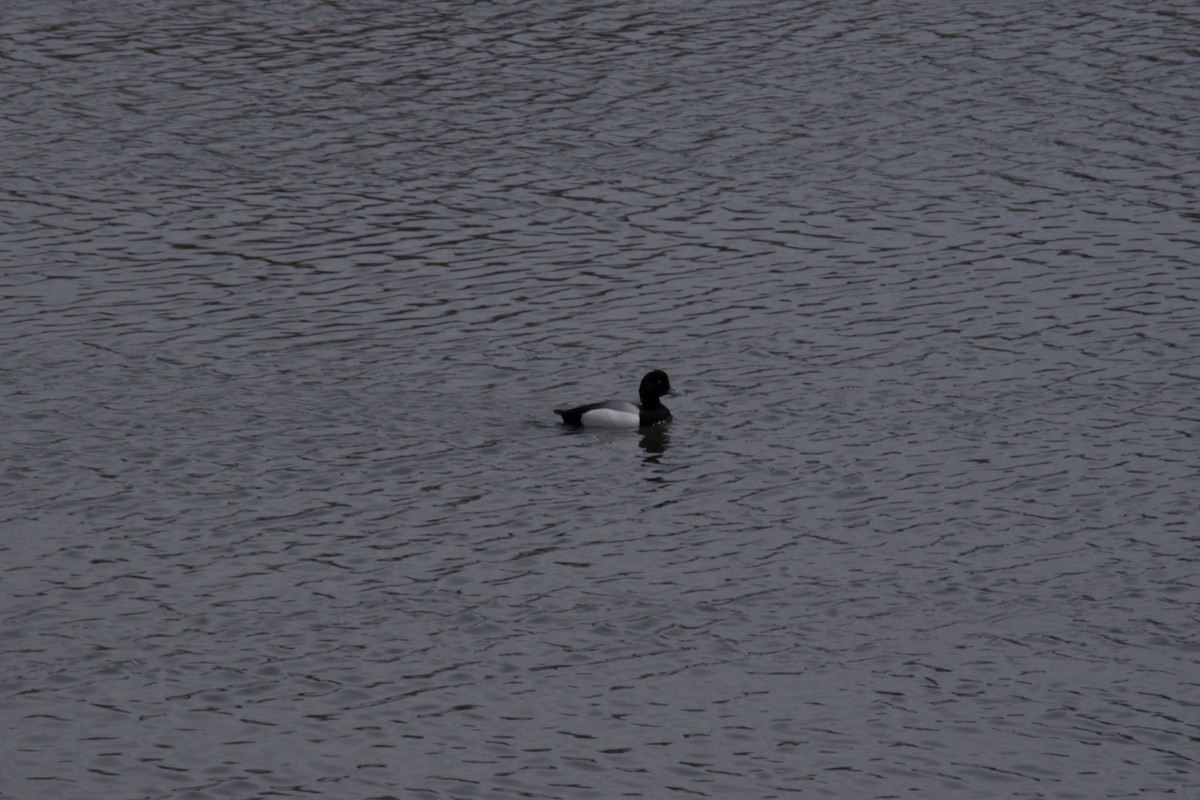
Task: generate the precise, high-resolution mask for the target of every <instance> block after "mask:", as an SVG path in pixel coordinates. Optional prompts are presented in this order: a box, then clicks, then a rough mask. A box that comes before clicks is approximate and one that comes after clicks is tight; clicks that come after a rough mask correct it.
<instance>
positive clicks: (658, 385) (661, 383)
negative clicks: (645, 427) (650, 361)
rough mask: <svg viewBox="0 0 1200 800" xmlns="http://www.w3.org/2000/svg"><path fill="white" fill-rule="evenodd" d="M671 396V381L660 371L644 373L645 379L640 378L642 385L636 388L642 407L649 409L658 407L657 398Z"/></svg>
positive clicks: (672, 392)
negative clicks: (649, 407)
mask: <svg viewBox="0 0 1200 800" xmlns="http://www.w3.org/2000/svg"><path fill="white" fill-rule="evenodd" d="M673 394H675V392H674V391H673V390H672V389H671V381H670V379H669V378H667V373H665V372H663V371H662V370H661V369H656V370H654V371H653V372H648V373H646V377H644V378H642V385H641V386H640V387H639V388H638V396H639V397H640V398H641V400H642V405H648V406H651V407H653V406H656V405H658V398H660V397H662V396H664V395H673Z"/></svg>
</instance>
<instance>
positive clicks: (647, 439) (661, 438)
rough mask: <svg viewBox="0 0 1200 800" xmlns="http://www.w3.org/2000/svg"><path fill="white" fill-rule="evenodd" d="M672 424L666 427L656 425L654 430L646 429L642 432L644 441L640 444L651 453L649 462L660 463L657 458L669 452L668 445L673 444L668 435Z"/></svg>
mask: <svg viewBox="0 0 1200 800" xmlns="http://www.w3.org/2000/svg"><path fill="white" fill-rule="evenodd" d="M669 426H670V423H667V424H665V425H655V426H654V427H653V428H644V429H643V431H642V440H641V442H640V443H639V444H640V445H641V447H642V449H643V450H645V451H646V452H647V453H651V454H652V456H651V457H648V458H647V459H646V460H647V461H652V462H654V463H658V458H657V457H656V456H659V455H662V454H663V453H665V452H667V445H669V444H670V443H671V437H670V436H669V435H668V433H667V429H668V427H669Z"/></svg>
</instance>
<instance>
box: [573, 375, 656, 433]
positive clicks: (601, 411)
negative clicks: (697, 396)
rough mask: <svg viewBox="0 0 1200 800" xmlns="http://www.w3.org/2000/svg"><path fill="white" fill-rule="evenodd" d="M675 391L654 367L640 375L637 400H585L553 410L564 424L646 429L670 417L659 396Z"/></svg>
mask: <svg viewBox="0 0 1200 800" xmlns="http://www.w3.org/2000/svg"><path fill="white" fill-rule="evenodd" d="M678 394H679V392H677V391H675V390H674V389H672V388H671V381H670V379H668V378H667V373H665V372H663V371H662V370H661V369H656V370H654V371H652V372H648V373H646V377H644V378H642V384H641V386H639V387H638V397H639V399H641V401H642V402H640V403H631V402H629V401H628V400H605V401H604V402H603V403H588V404H587V405H583V406H575V407H574V408H556V409H554V413H555V414H558V415H559V416H561V417H562V418H563V422H564V423H566V424H567V425H574V426H575V427H588V428H646V427H649V426H651V425H661V424H662V423H664V422H667V421H668V420H670V419H671V411H670V410H669V409H668V408H667V407H666V406H664V405H663V404H662V400H661V398H663V397H675V396H677V395H678Z"/></svg>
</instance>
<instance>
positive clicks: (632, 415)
mask: <svg viewBox="0 0 1200 800" xmlns="http://www.w3.org/2000/svg"><path fill="white" fill-rule="evenodd" d="M580 421H581V422H582V423H583V424H584V425H587V426H588V427H591V428H636V427H638V426H639V425H641V423H642V419H641V416H640V415H639V414H638V412H637V411H622V410H620V409H616V408H593V409H592V410H591V411H585V412H583V417H581V419H580Z"/></svg>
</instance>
